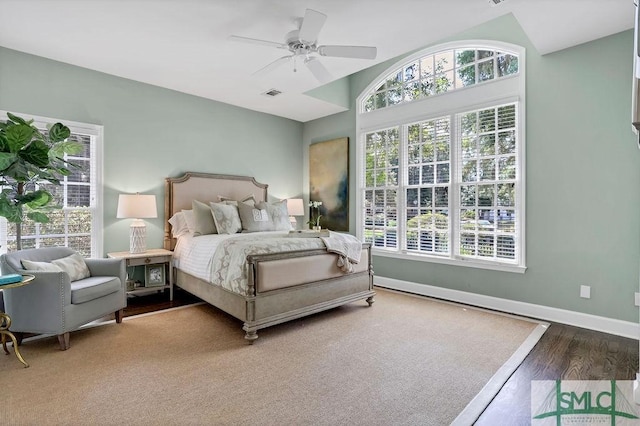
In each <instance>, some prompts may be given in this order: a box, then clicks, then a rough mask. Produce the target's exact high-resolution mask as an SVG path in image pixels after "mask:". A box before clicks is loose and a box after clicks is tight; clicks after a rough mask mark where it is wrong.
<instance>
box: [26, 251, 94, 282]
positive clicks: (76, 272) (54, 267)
mask: <svg viewBox="0 0 640 426" xmlns="http://www.w3.org/2000/svg"><path fill="white" fill-rule="evenodd" d="M20 262H21V263H22V267H23V268H24V269H27V270H31V271H44V272H66V273H67V275H69V280H71V281H78V280H81V279H84V278H89V277H90V276H91V273H90V272H89V268H88V267H87V264H86V263H85V262H84V258H83V257H82V256H80V255H79V254H78V253H74V254H72V255H71V256H67V257H63V258H61V259H56V260H53V261H51V263H49V262H34V261H32V260H26V259H23V260H21V261H20Z"/></svg>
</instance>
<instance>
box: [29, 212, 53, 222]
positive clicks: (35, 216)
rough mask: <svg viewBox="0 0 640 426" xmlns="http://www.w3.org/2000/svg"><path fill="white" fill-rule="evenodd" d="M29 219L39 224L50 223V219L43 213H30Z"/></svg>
mask: <svg viewBox="0 0 640 426" xmlns="http://www.w3.org/2000/svg"><path fill="white" fill-rule="evenodd" d="M27 217H28V218H29V219H31V220H32V221H34V222H37V223H49V217H48V216H47V215H46V214H44V213H42V212H29V213H27Z"/></svg>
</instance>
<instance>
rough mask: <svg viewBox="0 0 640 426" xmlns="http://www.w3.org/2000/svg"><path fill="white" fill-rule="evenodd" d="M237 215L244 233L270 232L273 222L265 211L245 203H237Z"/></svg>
mask: <svg viewBox="0 0 640 426" xmlns="http://www.w3.org/2000/svg"><path fill="white" fill-rule="evenodd" d="M238 213H240V221H241V222H242V230H243V231H246V232H258V231H271V230H273V222H272V221H271V217H270V216H269V213H268V212H267V210H266V209H259V208H257V206H254V205H250V204H247V203H238Z"/></svg>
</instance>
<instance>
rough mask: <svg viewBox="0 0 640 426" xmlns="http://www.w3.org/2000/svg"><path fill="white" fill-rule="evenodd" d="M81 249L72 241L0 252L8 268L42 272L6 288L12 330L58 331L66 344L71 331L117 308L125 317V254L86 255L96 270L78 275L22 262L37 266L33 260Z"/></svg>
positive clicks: (1, 261) (52, 258) (1, 265)
mask: <svg viewBox="0 0 640 426" xmlns="http://www.w3.org/2000/svg"><path fill="white" fill-rule="evenodd" d="M75 253H76V252H75V251H74V250H72V249H70V248H68V247H47V248H39V249H28V250H20V251H16V252H12V253H7V254H3V255H2V256H0V269H1V270H2V273H3V274H15V273H17V274H25V273H28V274H31V275H35V277H36V278H35V280H33V281H32V282H31V283H30V284H28V285H25V286H22V287H17V288H11V289H6V290H4V305H5V312H6V313H7V314H9V316H10V317H11V331H13V332H17V333H20V332H28V333H43V334H57V335H58V341H59V343H60V349H61V350H66V349H68V348H69V332H70V331H74V330H77V329H78V328H80V326H82V325H84V324H87V323H89V322H91V321H94V320H96V319H98V318H102V317H104V316H106V315H108V314H110V313H113V312H115V314H116V322H118V323H120V322H122V310H123V308H124V307H125V306H126V304H127V301H126V268H125V264H124V261H123V260H122V259H84V263H85V264H86V266H87V267H88V269H89V272H90V276H89V277H87V278H83V279H79V280H76V281H71V279H70V275H69V274H68V273H67V272H60V271H59V272H49V271H43V270H35V269H31V270H29V269H26V268H24V266H23V263H22V261H31V262H32V265H31V267H32V268H33V262H36V263H37V262H49V263H50V262H52V261H56V260H60V259H63V258H67V257H68V256H71V255H73V254H75ZM25 263H27V262H25ZM80 263H82V262H80ZM83 267H84V265H83Z"/></svg>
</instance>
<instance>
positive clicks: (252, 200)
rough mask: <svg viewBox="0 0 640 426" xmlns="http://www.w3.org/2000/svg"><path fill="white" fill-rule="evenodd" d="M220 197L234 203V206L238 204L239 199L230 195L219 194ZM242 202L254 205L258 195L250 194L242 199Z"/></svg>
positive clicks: (224, 200)
mask: <svg viewBox="0 0 640 426" xmlns="http://www.w3.org/2000/svg"><path fill="white" fill-rule="evenodd" d="M218 199H219V200H220V201H221V202H223V203H225V204H233V205H234V206H237V205H238V201H237V200H234V199H232V198H229V197H225V196H224V195H218ZM240 202H241V203H246V204H250V205H252V206H253V205H254V204H255V203H256V197H254V196H253V194H249V195H247V196H246V197H244V198H242V199H241V200H240Z"/></svg>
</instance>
